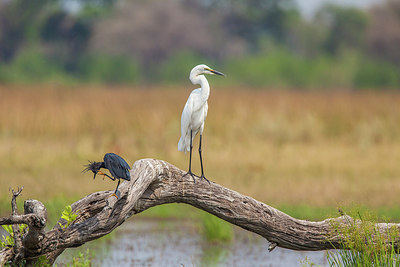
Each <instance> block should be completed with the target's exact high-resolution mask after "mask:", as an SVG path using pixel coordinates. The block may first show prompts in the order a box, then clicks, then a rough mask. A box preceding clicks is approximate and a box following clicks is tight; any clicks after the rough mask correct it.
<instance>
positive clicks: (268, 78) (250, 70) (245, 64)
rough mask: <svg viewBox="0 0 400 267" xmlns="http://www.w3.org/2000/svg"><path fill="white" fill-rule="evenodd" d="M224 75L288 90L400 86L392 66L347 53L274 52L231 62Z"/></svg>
mask: <svg viewBox="0 0 400 267" xmlns="http://www.w3.org/2000/svg"><path fill="white" fill-rule="evenodd" d="M224 72H226V74H227V75H228V77H229V80H228V79H227V81H229V82H230V83H232V84H242V85H247V86H249V85H250V86H254V87H261V86H274V87H286V88H296V87H297V88H317V87H318V88H320V89H321V88H337V87H347V88H351V87H355V88H365V87H367V88H388V87H389V88H392V87H396V86H399V85H400V69H399V68H398V67H396V66H394V65H391V64H388V63H382V62H378V61H374V60H365V59H364V58H363V56H362V55H360V54H358V53H356V52H354V51H350V50H343V51H342V52H341V53H340V54H339V55H338V56H335V57H333V56H328V55H319V56H317V57H314V58H307V57H302V56H298V55H296V54H294V53H292V52H290V51H288V50H286V49H282V48H272V49H270V50H269V51H268V52H263V53H261V54H258V55H254V56H249V57H244V58H239V59H231V60H230V61H228V62H227V63H226V64H225V68H224Z"/></svg>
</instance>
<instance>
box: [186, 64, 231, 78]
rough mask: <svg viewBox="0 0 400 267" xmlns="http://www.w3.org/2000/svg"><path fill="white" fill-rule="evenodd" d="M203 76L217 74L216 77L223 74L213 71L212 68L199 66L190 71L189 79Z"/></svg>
mask: <svg viewBox="0 0 400 267" xmlns="http://www.w3.org/2000/svg"><path fill="white" fill-rule="evenodd" d="M203 74H211V75H214V74H217V75H221V76H225V74H223V73H222V72H219V71H216V70H213V69H212V68H210V67H209V66H207V65H204V64H200V65H197V66H196V67H194V68H193V69H192V71H191V72H190V77H196V76H199V75H203Z"/></svg>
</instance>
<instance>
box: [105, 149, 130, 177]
mask: <svg viewBox="0 0 400 267" xmlns="http://www.w3.org/2000/svg"><path fill="white" fill-rule="evenodd" d="M104 164H105V165H106V168H107V169H108V170H109V171H110V173H111V175H112V176H114V177H115V178H122V179H124V180H128V181H130V180H131V175H130V173H129V170H130V167H129V164H128V163H126V161H125V160H124V159H123V158H121V157H120V156H118V155H117V154H114V153H107V154H106V155H105V156H104Z"/></svg>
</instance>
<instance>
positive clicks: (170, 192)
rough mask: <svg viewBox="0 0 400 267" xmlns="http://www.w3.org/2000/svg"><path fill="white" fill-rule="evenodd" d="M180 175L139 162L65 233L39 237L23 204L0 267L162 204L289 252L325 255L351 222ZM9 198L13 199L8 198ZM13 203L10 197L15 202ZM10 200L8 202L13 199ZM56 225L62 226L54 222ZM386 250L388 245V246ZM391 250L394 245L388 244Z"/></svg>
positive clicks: (31, 210) (95, 234) (39, 210)
mask: <svg viewBox="0 0 400 267" xmlns="http://www.w3.org/2000/svg"><path fill="white" fill-rule="evenodd" d="M185 173H186V172H185V171H182V170H180V169H178V168H176V167H175V166H173V165H171V164H169V163H167V162H164V161H161V160H155V159H142V160H139V161H137V162H135V164H134V165H133V167H132V170H131V181H129V182H128V181H124V182H123V183H122V184H121V185H120V187H119V190H120V192H121V195H120V198H119V199H116V198H115V197H114V196H111V191H102V192H96V193H93V194H90V195H88V196H86V197H84V198H82V199H81V200H79V201H77V202H75V203H73V204H72V205H71V206H72V209H73V211H78V212H77V213H78V217H77V219H76V220H75V221H74V222H73V223H72V224H71V225H70V226H68V227H67V228H64V229H63V228H62V227H60V226H59V224H58V223H57V224H56V226H55V227H54V228H53V229H52V230H50V231H48V232H45V231H44V226H45V223H46V209H45V207H44V206H43V204H42V203H41V202H39V201H36V200H27V201H25V215H16V214H14V213H13V215H12V216H11V217H9V218H3V219H0V224H16V223H26V224H28V225H29V232H28V234H27V235H25V236H24V237H23V240H22V246H21V243H19V247H16V246H14V248H6V249H3V250H2V251H0V265H1V264H4V263H5V262H7V261H15V260H18V259H21V258H24V259H25V260H26V261H27V262H28V263H29V262H32V261H35V259H36V258H37V257H38V256H40V255H46V256H47V258H48V259H49V260H50V262H54V260H55V259H56V258H57V256H58V255H60V254H61V253H62V252H63V251H64V250H65V249H66V248H69V247H77V246H80V245H82V244H84V243H86V242H88V241H91V240H93V239H97V238H99V237H102V236H104V235H106V234H108V233H110V232H111V231H113V230H114V229H115V228H116V227H118V226H119V225H121V224H122V223H123V222H124V221H125V220H126V219H127V218H129V217H130V216H132V215H133V214H136V213H139V212H142V211H144V210H146V209H148V208H151V207H153V206H156V205H161V204H165V203H187V204H190V205H192V206H194V207H197V208H199V209H202V210H205V211H207V212H209V213H211V214H214V215H216V216H218V217H219V218H221V219H223V220H225V221H228V222H230V223H232V224H235V225H238V226H240V227H242V228H244V229H247V230H249V231H251V232H253V233H256V234H259V235H261V236H263V237H265V238H266V239H267V240H268V241H269V242H271V245H270V246H269V249H270V250H272V249H273V248H274V247H276V246H279V247H282V248H288V249H292V250H325V249H331V248H333V247H340V246H341V245H340V235H339V234H338V233H337V231H336V229H337V226H336V227H335V226H333V225H334V224H336V225H346V224H348V223H349V222H350V221H352V219H351V218H350V217H348V216H341V217H338V218H333V219H326V220H324V221H319V222H312V221H306V220H298V219H295V218H292V217H290V216H289V215H287V214H285V213H283V212H281V211H279V210H277V209H275V208H272V207H270V206H268V205H266V204H264V203H261V202H259V201H257V200H255V199H253V198H251V197H248V196H244V195H242V194H240V193H238V192H235V191H233V190H230V189H228V188H225V187H223V186H220V185H218V184H215V183H213V182H211V184H209V183H208V182H206V181H204V180H200V179H197V180H196V182H195V183H194V182H193V179H192V177H190V176H189V175H187V176H183V175H184V174H185ZM14 195H15V194H14ZM15 197H16V196H15ZM15 197H13V198H14V199H15ZM59 222H60V223H65V221H64V220H62V219H60V221H59ZM376 227H377V229H379V230H380V231H381V232H382V233H385V232H387V230H388V229H389V228H391V227H397V229H399V230H400V224H387V223H378V224H376ZM388 245H389V246H390V245H391V244H389V243H388ZM394 246H395V248H396V249H397V248H398V246H399V239H397V240H396V241H395V244H394Z"/></svg>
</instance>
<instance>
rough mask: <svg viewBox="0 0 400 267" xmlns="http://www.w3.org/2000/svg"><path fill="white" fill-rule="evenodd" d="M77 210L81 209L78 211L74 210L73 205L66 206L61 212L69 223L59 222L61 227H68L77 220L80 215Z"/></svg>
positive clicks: (62, 217) (62, 216)
mask: <svg viewBox="0 0 400 267" xmlns="http://www.w3.org/2000/svg"><path fill="white" fill-rule="evenodd" d="M77 212H79V210H77V211H76V212H72V208H71V205H68V206H66V207H65V209H64V211H63V212H62V214H61V219H64V220H66V221H67V223H66V224H61V223H58V224H59V225H60V226H61V228H67V227H68V226H70V225H71V223H72V222H73V221H75V219H76V217H78V214H77Z"/></svg>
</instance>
